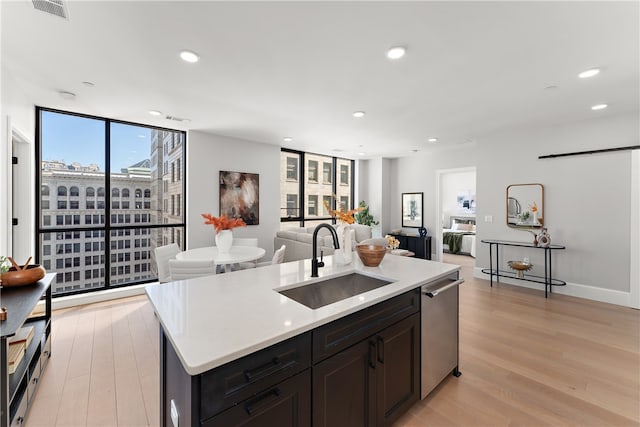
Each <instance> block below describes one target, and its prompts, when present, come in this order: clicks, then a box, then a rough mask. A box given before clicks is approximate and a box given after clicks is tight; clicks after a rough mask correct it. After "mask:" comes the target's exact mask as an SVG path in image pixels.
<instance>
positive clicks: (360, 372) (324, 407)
mask: <svg viewBox="0 0 640 427" xmlns="http://www.w3.org/2000/svg"><path fill="white" fill-rule="evenodd" d="M371 347H375V341H370V340H364V341H361V342H360V343H358V344H356V345H354V346H352V347H350V348H348V349H346V350H343V351H341V352H340V353H338V354H336V355H335V356H333V357H330V358H329V359H327V360H325V361H323V362H321V363H319V364H317V365H315V366H314V367H313V426H314V427H341V426H344V427H355V426H368V425H371V424H372V423H373V420H374V419H375V412H373V409H374V405H370V404H369V402H372V401H373V402H375V389H374V387H373V385H374V382H375V376H374V375H372V372H370V371H372V370H373V368H371V366H370V358H371V357H373V356H374V351H372V350H371ZM371 363H374V362H371Z"/></svg>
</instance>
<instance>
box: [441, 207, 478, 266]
mask: <svg viewBox="0 0 640 427" xmlns="http://www.w3.org/2000/svg"><path fill="white" fill-rule="evenodd" d="M449 219H450V225H449V228H444V229H443V230H442V249H443V251H444V252H446V253H451V254H459V255H471V256H472V257H474V258H475V256H476V219H475V218H474V217H468V216H451V217H449Z"/></svg>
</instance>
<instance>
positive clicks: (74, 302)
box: [51, 283, 148, 310]
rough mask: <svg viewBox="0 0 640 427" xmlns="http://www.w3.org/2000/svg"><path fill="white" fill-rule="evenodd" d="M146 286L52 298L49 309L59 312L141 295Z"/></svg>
mask: <svg viewBox="0 0 640 427" xmlns="http://www.w3.org/2000/svg"><path fill="white" fill-rule="evenodd" d="M147 285H148V283H147V284H144V285H133V286H127V287H123V288H117V289H107V290H104V291H96V292H87V293H86V294H77V295H69V296H66V297H58V298H53V300H52V301H51V308H52V309H53V310H59V309H61V308H70V307H76V306H79V305H86V304H94V303H97V302H104V301H110V300H114V299H119V298H126V297H132V296H135V295H143V294H144V288H145V287H146V286H147Z"/></svg>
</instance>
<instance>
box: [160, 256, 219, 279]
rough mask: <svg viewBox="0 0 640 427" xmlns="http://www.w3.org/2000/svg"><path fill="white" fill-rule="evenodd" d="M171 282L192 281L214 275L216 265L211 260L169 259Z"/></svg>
mask: <svg viewBox="0 0 640 427" xmlns="http://www.w3.org/2000/svg"><path fill="white" fill-rule="evenodd" d="M169 274H170V275H171V280H184V279H192V278H194V277H200V276H211V275H214V274H216V263H215V262H214V261H213V260H212V259H170V260H169Z"/></svg>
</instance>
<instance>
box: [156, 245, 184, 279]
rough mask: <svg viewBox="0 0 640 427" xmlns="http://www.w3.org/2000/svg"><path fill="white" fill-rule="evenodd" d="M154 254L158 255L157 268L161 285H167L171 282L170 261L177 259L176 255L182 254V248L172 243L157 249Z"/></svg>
mask: <svg viewBox="0 0 640 427" xmlns="http://www.w3.org/2000/svg"><path fill="white" fill-rule="evenodd" d="M154 252H155V255H156V266H157V268H158V281H159V282H160V283H166V282H168V281H170V280H171V274H170V273H169V260H171V259H175V258H176V255H177V254H179V253H180V247H179V246H178V245H177V244H175V243H171V244H169V245H165V246H160V247H158V248H156V249H155V251H154Z"/></svg>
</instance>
